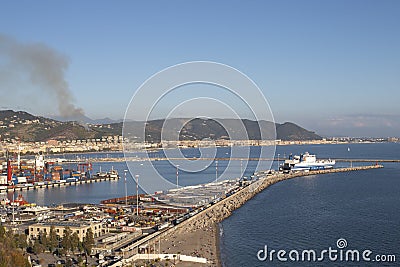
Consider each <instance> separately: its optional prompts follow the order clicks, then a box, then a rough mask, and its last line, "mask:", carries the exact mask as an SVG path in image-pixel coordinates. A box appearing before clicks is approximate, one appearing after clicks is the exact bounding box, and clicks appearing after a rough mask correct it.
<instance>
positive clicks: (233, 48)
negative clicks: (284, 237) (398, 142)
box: [0, 1, 400, 136]
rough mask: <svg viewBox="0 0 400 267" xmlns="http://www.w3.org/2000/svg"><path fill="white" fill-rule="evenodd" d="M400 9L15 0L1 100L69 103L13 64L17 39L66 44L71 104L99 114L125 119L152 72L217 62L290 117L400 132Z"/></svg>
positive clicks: (32, 105)
mask: <svg viewBox="0 0 400 267" xmlns="http://www.w3.org/2000/svg"><path fill="white" fill-rule="evenodd" d="M399 11H400V4H399V3H398V2H396V1H384V2H377V1H335V2H333V1H332V2H318V1H303V2H295V1H282V2H274V1H267V2H262V1H256V2H252V3H251V4H246V5H244V4H242V3H240V2H229V4H228V2H220V3H214V2H201V3H190V4H189V3H186V2H183V1H176V2H172V3H168V4H167V3H162V2H151V3H133V2H128V1H122V2H118V3H117V4H111V3H109V2H104V1H100V2H98V1H88V2H84V3H80V4H79V5H77V4H74V3H73V4H71V3H67V2H59V3H53V2H51V1H40V2H36V3H35V4H32V3H29V2H24V1H21V2H15V3H14V2H13V3H11V2H9V3H6V4H3V7H2V11H0V14H1V16H0V25H1V26H0V41H2V42H0V88H1V89H0V99H1V100H0V101H1V102H0V103H1V105H0V108H1V109H5V108H7V109H14V110H26V111H28V112H30V113H33V114H35V115H42V116H49V115H53V116H54V115H59V109H58V108H57V105H60V103H61V104H62V103H63V102H62V99H61V100H60V99H59V101H58V102H57V97H56V96H55V95H54V94H53V92H52V91H51V90H46V89H44V88H43V85H42V84H40V83H39V84H38V83H34V82H32V80H30V79H29V77H28V76H29V75H28V74H27V73H28V72H29V71H30V70H29V71H27V70H26V69H25V68H24V67H22V68H21V65H20V62H18V64H14V63H15V61H13V60H10V55H9V52H10V51H11V50H10V49H7V48H5V44H9V43H10V42H11V43H16V44H18V46H19V47H22V48H23V49H22V50H21V51H23V52H25V51H26V50H24V48H26V47H28V48H32V49H33V50H32V51H34V52H35V53H34V54H36V51H37V50H35V49H37V47H38V46H40V47H41V48H43V49H41V50H40V51H42V50H44V51H52V52H54V53H55V55H56V58H57V59H59V60H60V61H58V62H61V63H60V64H59V66H60V69H61V71H62V74H63V78H64V79H65V81H66V82H67V83H68V87H67V92H69V93H70V102H69V103H70V104H71V105H72V106H67V109H66V110H67V111H68V110H71V109H74V108H76V109H77V110H80V109H82V111H84V114H85V115H86V116H88V117H90V118H93V119H100V118H105V117H110V118H112V119H116V120H118V119H122V118H123V116H124V112H125V109H126V107H127V106H128V104H129V100H130V98H131V97H132V95H133V94H134V92H135V90H136V89H137V88H138V87H139V86H140V85H141V84H142V83H143V82H144V81H145V80H146V79H148V78H149V77H150V76H152V75H153V74H155V73H157V72H158V71H160V70H162V69H164V68H167V67H169V66H172V65H175V64H179V63H182V62H187V61H196V60H206V61H215V62H220V63H223V64H227V65H230V66H232V67H234V68H236V69H238V70H240V71H242V72H243V73H244V74H246V75H248V76H249V77H250V78H251V79H252V80H253V81H254V82H255V83H256V84H257V85H258V86H259V87H260V89H261V91H262V92H263V93H264V95H265V97H266V99H267V100H268V102H269V105H270V106H271V109H272V112H273V114H274V117H275V120H276V121H277V122H279V123H282V122H285V121H291V122H294V123H296V124H299V125H300V126H302V127H305V128H306V129H308V130H313V131H316V132H317V133H318V134H320V135H328V136H335V135H341V136H399V134H398V133H399V130H400V108H399V106H398V104H397V99H398V98H399V90H397V89H399V85H400V80H399V78H398V77H399V75H398V73H399V70H400V66H399V64H398V62H400V51H399V47H400V37H399V36H398V34H396V33H397V29H398V28H399V26H400V19H399V18H398V16H397V14H398V13H399ZM1 37H3V39H2V38H1ZM4 40H6V42H5V41H4ZM10 40H11V41H10ZM21 51H19V52H21ZM21 54H24V53H22V52H21ZM10 62H11V63H12V64H10ZM23 63H24V64H25V63H26V62H23ZM10 66H11V67H12V68H10ZM15 66H17V67H15ZM14 67H15V68H14ZM192 88H195V89H191V88H189V89H187V91H183V93H182V100H183V99H184V98H185V97H189V98H190V97H193V96H192V93H193V92H194V91H195V94H194V96H196V94H197V93H198V92H199V91H202V92H203V93H204V94H212V95H215V97H216V98H218V97H219V98H224V97H226V95H224V93H223V92H221V91H220V90H217V88H204V87H202V88H200V87H195V86H194V87H192ZM190 90H192V91H190ZM206 92H208V93H206ZM68 97H69V96H68ZM170 98H171V99H173V95H172V96H171V97H170ZM167 102H168V101H167ZM172 103H173V102H172V101H170V102H168V103H167V104H166V106H168V105H172ZM201 108H202V107H201V106H197V107H194V108H193V109H194V110H196V109H199V110H200V109H201ZM215 117H223V114H219V113H218V110H217V111H216V115H215Z"/></svg>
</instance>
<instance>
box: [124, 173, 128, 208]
mask: <svg viewBox="0 0 400 267" xmlns="http://www.w3.org/2000/svg"><path fill="white" fill-rule="evenodd" d="M127 172H128V170H124V176H125V205H126V206H128V188H127V185H126V173H127Z"/></svg>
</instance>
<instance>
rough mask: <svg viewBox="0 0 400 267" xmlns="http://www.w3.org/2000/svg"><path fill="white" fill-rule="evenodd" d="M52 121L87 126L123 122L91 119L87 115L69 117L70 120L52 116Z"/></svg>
mask: <svg viewBox="0 0 400 267" xmlns="http://www.w3.org/2000/svg"><path fill="white" fill-rule="evenodd" d="M50 119H53V120H56V121H62V122H67V121H76V122H80V123H85V124H112V123H118V122H122V120H113V119H110V118H104V119H91V118H89V117H87V116H85V115H81V116H74V117H68V118H65V117H61V116H50Z"/></svg>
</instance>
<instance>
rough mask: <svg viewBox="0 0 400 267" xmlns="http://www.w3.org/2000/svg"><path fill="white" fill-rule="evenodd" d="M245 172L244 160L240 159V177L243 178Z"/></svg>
mask: <svg viewBox="0 0 400 267" xmlns="http://www.w3.org/2000/svg"><path fill="white" fill-rule="evenodd" d="M242 173H243V160H242V159H241V160H240V177H239V178H242V175H243V174H242Z"/></svg>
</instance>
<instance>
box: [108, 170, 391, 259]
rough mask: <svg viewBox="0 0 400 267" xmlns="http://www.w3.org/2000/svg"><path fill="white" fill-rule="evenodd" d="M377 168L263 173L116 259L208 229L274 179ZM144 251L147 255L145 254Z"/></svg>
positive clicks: (137, 243)
mask: <svg viewBox="0 0 400 267" xmlns="http://www.w3.org/2000/svg"><path fill="white" fill-rule="evenodd" d="M380 168H383V166H382V165H379V164H374V165H368V166H357V167H350V168H337V169H327V170H317V171H309V172H304V171H302V172H295V173H289V174H283V173H279V174H273V175H266V176H264V177H262V178H260V179H258V180H256V181H255V182H253V183H251V184H249V185H247V186H246V187H244V188H242V189H241V190H239V191H238V192H236V193H234V194H232V195H230V196H228V197H226V198H224V199H222V200H220V201H219V202H217V203H216V204H214V205H212V206H210V207H208V208H206V209H204V210H202V211H200V212H199V213H198V214H196V215H194V216H192V217H190V218H188V219H186V220H185V221H183V222H182V223H180V224H178V225H176V226H174V227H171V228H168V229H165V230H162V231H157V232H155V233H153V234H150V235H148V236H146V237H145V238H143V239H141V240H138V241H136V242H134V243H133V244H131V245H130V246H128V247H126V248H124V249H123V250H122V252H123V259H122V260H121V261H120V262H118V263H119V264H126V263H132V262H134V261H135V260H137V259H138V258H137V256H135V255H137V253H138V251H137V249H138V247H140V246H141V245H143V244H150V246H151V245H152V244H153V245H154V246H156V244H158V242H160V241H159V240H172V239H173V238H174V237H176V236H178V235H179V236H180V235H182V236H187V235H190V233H193V232H196V231H199V230H200V231H202V229H207V228H210V227H212V226H213V225H215V224H216V223H219V222H221V221H223V220H224V219H226V218H227V217H229V216H230V215H231V214H232V212H233V211H234V210H236V209H238V208H240V207H241V206H243V205H244V204H245V203H246V202H247V201H248V200H250V199H251V198H253V197H254V196H255V195H257V194H258V193H259V192H261V191H263V190H264V189H266V188H268V187H269V186H271V185H273V184H275V183H278V182H281V181H284V180H288V179H293V178H296V177H304V176H312V175H320V174H330V173H340V172H352V171H367V170H373V169H380ZM185 240H188V241H187V242H190V238H189V239H187V238H185ZM169 253H180V252H179V251H173V250H171V251H170V252H169ZM182 253H189V251H182ZM215 253H216V252H215ZM145 255H146V256H148V254H145ZM207 264H208V265H210V264H211V265H213V264H216V263H215V262H213V261H211V262H210V261H209V259H207ZM115 266H121V265H118V264H117V265H115Z"/></svg>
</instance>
